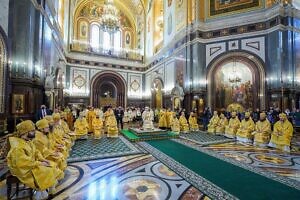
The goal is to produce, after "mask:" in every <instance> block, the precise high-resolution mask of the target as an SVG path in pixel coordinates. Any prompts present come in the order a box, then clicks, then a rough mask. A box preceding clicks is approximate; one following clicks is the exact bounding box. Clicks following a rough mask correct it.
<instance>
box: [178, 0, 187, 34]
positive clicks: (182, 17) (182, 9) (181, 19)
mask: <svg viewBox="0 0 300 200" xmlns="http://www.w3.org/2000/svg"><path fill="white" fill-rule="evenodd" d="M186 8H187V4H186V1H183V0H176V11H175V13H176V30H177V31H178V30H180V29H181V28H183V27H184V26H185V25H186V17H187V16H186V14H187V13H186Z"/></svg>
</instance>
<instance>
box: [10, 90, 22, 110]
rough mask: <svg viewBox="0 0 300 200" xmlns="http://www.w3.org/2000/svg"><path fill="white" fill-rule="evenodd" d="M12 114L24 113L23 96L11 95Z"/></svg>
mask: <svg viewBox="0 0 300 200" xmlns="http://www.w3.org/2000/svg"><path fill="white" fill-rule="evenodd" d="M12 113H14V114H22V113H24V95H23V94H13V96H12Z"/></svg>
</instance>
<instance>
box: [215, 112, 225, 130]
mask: <svg viewBox="0 0 300 200" xmlns="http://www.w3.org/2000/svg"><path fill="white" fill-rule="evenodd" d="M227 125H228V120H227V118H226V117H225V115H224V114H223V113H222V114H221V115H220V120H219V121H218V123H217V126H216V134H217V135H224V132H225V127H226V126H227Z"/></svg>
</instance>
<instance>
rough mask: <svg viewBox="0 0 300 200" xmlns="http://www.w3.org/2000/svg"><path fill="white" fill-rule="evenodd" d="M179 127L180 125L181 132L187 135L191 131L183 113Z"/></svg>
mask: <svg viewBox="0 0 300 200" xmlns="http://www.w3.org/2000/svg"><path fill="white" fill-rule="evenodd" d="M179 125H180V131H181V132H184V133H186V132H188V131H189V124H188V122H187V119H186V118H185V114H184V112H181V115H180V117H179Z"/></svg>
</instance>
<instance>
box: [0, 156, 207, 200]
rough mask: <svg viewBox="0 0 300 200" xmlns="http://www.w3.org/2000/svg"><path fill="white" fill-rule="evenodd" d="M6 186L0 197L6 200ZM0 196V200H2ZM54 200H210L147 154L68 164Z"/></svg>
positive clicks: (0, 190) (2, 187) (1, 186)
mask: <svg viewBox="0 0 300 200" xmlns="http://www.w3.org/2000/svg"><path fill="white" fill-rule="evenodd" d="M5 187H6V186H5V183H2V184H0V195H1V194H2V198H5V190H6V188H5ZM2 198H1V196H0V199H2ZM53 199H57V200H62V199H64V200H65V199H71V200H82V199H87V200H96V199H97V200H100V199H103V200H114V199H130V200H132V199H153V200H155V199H157V200H161V199H182V200H190V199H209V198H208V196H207V195H205V194H204V193H202V192H200V191H199V190H198V189H196V188H195V187H193V186H192V185H191V184H190V183H188V182H187V181H185V180H184V179H183V178H181V177H180V176H178V174H176V173H174V172H173V171H171V170H170V169H169V168H167V167H166V166H165V165H164V164H162V163H161V162H159V161H158V160H156V159H155V158H154V157H153V156H151V155H149V154H138V155H132V156H124V157H117V158H108V159H101V160H93V161H86V162H76V163H71V164H70V165H69V166H68V168H67V170H66V175H65V179H64V180H63V181H62V182H61V183H60V185H59V186H58V187H57V191H56V194H55V195H54V196H53Z"/></svg>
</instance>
